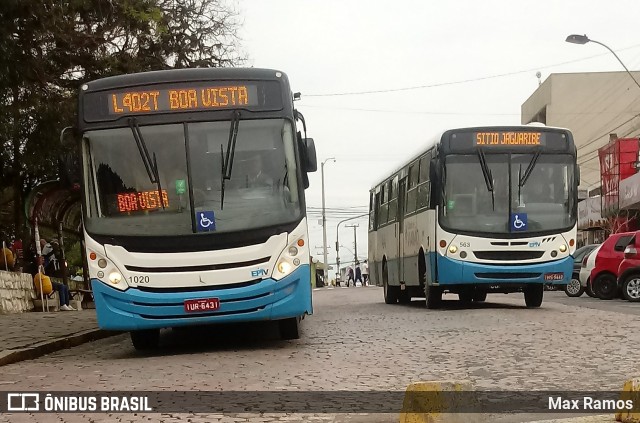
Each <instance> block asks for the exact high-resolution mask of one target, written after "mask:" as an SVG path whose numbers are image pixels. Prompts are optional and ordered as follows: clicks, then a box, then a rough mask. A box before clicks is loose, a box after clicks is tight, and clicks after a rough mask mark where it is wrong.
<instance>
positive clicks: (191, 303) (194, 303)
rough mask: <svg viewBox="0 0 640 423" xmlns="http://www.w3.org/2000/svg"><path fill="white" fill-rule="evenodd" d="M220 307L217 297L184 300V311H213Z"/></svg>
mask: <svg viewBox="0 0 640 423" xmlns="http://www.w3.org/2000/svg"><path fill="white" fill-rule="evenodd" d="M219 308H220V300H219V299H217V298H202V299H198V300H185V302H184V311H186V312H187V313H197V312H202V311H214V310H217V309H219Z"/></svg>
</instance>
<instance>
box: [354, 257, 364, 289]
mask: <svg viewBox="0 0 640 423" xmlns="http://www.w3.org/2000/svg"><path fill="white" fill-rule="evenodd" d="M358 281H360V286H362V285H363V282H362V270H361V269H360V263H359V262H356V278H355V280H354V285H355V286H358V285H357V283H358Z"/></svg>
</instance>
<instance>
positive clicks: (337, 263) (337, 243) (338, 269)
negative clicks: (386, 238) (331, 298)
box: [336, 213, 369, 281]
mask: <svg viewBox="0 0 640 423" xmlns="http://www.w3.org/2000/svg"><path fill="white" fill-rule="evenodd" d="M368 215H369V213H364V214H361V215H360V216H356V217H350V218H348V219H344V220H341V221H340V222H338V226H336V267H337V269H336V281H337V280H338V274H339V273H340V242H339V238H338V230H339V229H340V224H341V223H344V222H348V221H349V220H354V219H360V218H361V217H365V216H368Z"/></svg>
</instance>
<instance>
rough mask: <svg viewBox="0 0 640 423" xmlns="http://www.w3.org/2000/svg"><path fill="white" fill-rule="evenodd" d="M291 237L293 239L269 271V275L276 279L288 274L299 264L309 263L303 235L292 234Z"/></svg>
mask: <svg viewBox="0 0 640 423" xmlns="http://www.w3.org/2000/svg"><path fill="white" fill-rule="evenodd" d="M292 238H293V239H294V240H295V241H293V242H291V243H290V244H289V245H287V246H286V247H285V248H284V249H283V250H282V253H280V257H278V260H277V261H276V265H275V267H274V269H273V271H272V272H271V277H272V278H273V279H274V280H276V281H277V280H280V279H282V278H284V277H286V276H288V275H289V274H290V273H292V272H293V271H294V270H296V269H297V268H298V267H299V266H301V265H304V264H308V263H309V249H308V248H307V246H306V242H305V239H304V237H303V236H293V237H292Z"/></svg>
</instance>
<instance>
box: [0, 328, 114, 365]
mask: <svg viewBox="0 0 640 423" xmlns="http://www.w3.org/2000/svg"><path fill="white" fill-rule="evenodd" d="M121 333H124V332H115V331H108V330H102V329H90V330H87V331H83V332H78V333H75V334H73V335H68V336H65V337H64V338H58V339H54V340H49V341H44V342H39V343H37V344H33V345H30V346H28V347H26V348H19V349H15V350H7V351H1V352H0V366H6V365H7V364H13V363H17V362H19V361H24V360H33V359H34V358H38V357H42V356H43V355H45V354H50V353H52V352H56V351H60V350H64V349H67V348H73V347H77V346H78V345H82V344H84V343H87V342H91V341H97V340H99V339H103V338H108V337H110V336H114V335H120V334H121Z"/></svg>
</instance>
